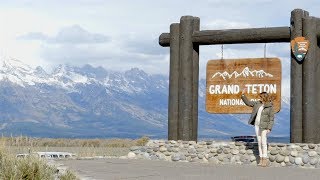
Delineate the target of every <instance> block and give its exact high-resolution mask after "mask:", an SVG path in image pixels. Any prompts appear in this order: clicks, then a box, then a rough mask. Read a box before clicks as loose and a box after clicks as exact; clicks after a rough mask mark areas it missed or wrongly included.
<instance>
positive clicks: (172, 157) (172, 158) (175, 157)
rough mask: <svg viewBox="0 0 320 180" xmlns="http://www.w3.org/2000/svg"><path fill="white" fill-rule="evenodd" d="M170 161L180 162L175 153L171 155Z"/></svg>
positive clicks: (178, 156)
mask: <svg viewBox="0 0 320 180" xmlns="http://www.w3.org/2000/svg"><path fill="white" fill-rule="evenodd" d="M171 160H172V161H179V160H180V154H177V153H175V154H172V155H171Z"/></svg>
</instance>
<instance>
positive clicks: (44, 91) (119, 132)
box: [0, 59, 289, 137]
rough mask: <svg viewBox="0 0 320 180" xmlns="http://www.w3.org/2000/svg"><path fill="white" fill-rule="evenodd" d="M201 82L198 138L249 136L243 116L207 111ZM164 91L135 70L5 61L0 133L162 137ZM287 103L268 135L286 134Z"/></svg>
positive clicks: (164, 84)
mask: <svg viewBox="0 0 320 180" xmlns="http://www.w3.org/2000/svg"><path fill="white" fill-rule="evenodd" d="M252 72H253V71H251V73H252ZM247 73H249V71H248V70H247V69H245V70H244V71H243V74H245V75H246V74H247ZM253 73H255V72H253ZM257 73H258V72H257ZM261 73H262V74H263V72H261ZM205 83H206V81H205V80H203V79H201V80H200V81H199V136H200V137H208V136H216V135H239V134H248V133H249V134H250V132H251V130H252V128H251V127H250V126H248V125H247V124H246V121H247V119H248V116H247V115H221V114H209V113H207V112H206V111H205V91H206V88H205ZM168 87H169V84H168V77H167V76H163V75H149V74H147V73H145V72H144V71H142V70H140V69H138V68H132V69H130V70H128V71H125V72H114V71H109V70H108V71H107V70H106V69H104V68H102V67H92V66H90V65H85V66H83V67H74V66H70V65H59V66H58V67H56V68H55V69H54V71H53V72H51V73H47V72H45V71H44V70H43V69H42V68H41V67H40V66H38V67H36V68H32V67H30V66H28V65H26V64H24V63H22V62H20V61H18V60H16V59H5V60H4V61H3V63H2V66H1V67H0V99H1V100H0V129H1V131H2V132H3V133H4V134H11V133H13V134H17V135H20V134H23V135H30V136H42V137H139V136H142V135H149V136H162V137H165V136H166V134H167V110H168V109H167V108H168ZM288 102H289V99H288V98H287V99H286V98H284V99H283V101H282V110H281V111H280V112H279V113H278V114H277V115H276V117H277V121H276V126H277V128H275V130H274V131H273V132H272V133H275V134H277V135H279V134H280V135H283V134H288V132H289V129H288V127H289V126H288V124H289V118H288V117H289V104H288ZM252 132H253V131H252Z"/></svg>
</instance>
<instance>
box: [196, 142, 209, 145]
mask: <svg viewBox="0 0 320 180" xmlns="http://www.w3.org/2000/svg"><path fill="white" fill-rule="evenodd" d="M198 144H199V145H206V144H207V142H206V141H201V142H198Z"/></svg>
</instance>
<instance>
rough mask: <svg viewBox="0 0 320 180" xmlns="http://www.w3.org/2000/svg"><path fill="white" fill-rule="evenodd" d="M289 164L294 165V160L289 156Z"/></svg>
mask: <svg viewBox="0 0 320 180" xmlns="http://www.w3.org/2000/svg"><path fill="white" fill-rule="evenodd" d="M289 162H290V163H291V164H294V163H295V158H294V157H292V156H289Z"/></svg>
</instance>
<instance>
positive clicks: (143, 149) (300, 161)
mask: <svg viewBox="0 0 320 180" xmlns="http://www.w3.org/2000/svg"><path fill="white" fill-rule="evenodd" d="M128 158H130V159H149V160H165V161H181V162H204V163H214V164H247V165H255V166H256V165H257V163H259V159H260V158H259V151H258V144H257V143H245V142H227V141H219V142H217V141H200V142H198V143H197V142H195V141H180V140H179V141H173V140H171V141H166V140H150V141H149V142H148V143H147V144H146V145H145V146H133V147H131V148H130V152H129V153H128ZM268 158H269V164H268V166H270V167H305V168H320V144H305V143H289V144H284V143H268Z"/></svg>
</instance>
